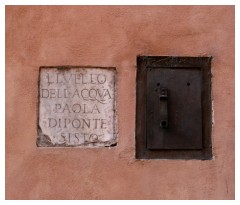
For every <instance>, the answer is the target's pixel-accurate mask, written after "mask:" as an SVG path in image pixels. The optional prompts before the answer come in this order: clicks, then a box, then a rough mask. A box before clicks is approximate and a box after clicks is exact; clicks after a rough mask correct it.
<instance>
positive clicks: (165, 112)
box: [159, 88, 168, 128]
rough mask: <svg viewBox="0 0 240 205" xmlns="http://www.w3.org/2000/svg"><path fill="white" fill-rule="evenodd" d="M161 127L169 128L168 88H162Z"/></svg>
mask: <svg viewBox="0 0 240 205" xmlns="http://www.w3.org/2000/svg"><path fill="white" fill-rule="evenodd" d="M159 100H160V105H159V106H160V109H159V111H160V127H161V128H167V127H168V91H167V88H160V95H159Z"/></svg>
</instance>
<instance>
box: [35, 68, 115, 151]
mask: <svg viewBox="0 0 240 205" xmlns="http://www.w3.org/2000/svg"><path fill="white" fill-rule="evenodd" d="M115 75H116V69H115V68H97V67H96V68H94V67H69V66H67V67H41V68H40V76H39V112H38V115H39V116H38V138H37V146H38V147H78V146H80V147H109V146H115V145H116V144H117V131H116V130H117V124H116V123H117V121H116V98H115Z"/></svg>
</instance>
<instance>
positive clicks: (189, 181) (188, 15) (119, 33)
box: [6, 6, 235, 199]
mask: <svg viewBox="0 0 240 205" xmlns="http://www.w3.org/2000/svg"><path fill="white" fill-rule="evenodd" d="M137 55H170V56H173V55H178V56H202V55H206V56H213V63H212V74H213V78H212V89H213V90H212V93H213V100H214V127H213V133H212V138H213V154H214V160H207V161H200V160H188V161H184V160H135V101H136V99H135V97H136V56H137ZM43 65H52V66H53V65H82V66H89V65H91V66H102V67H109V66H113V67H116V68H117V72H118V75H117V84H118V86H117V95H116V100H117V102H118V103H117V109H118V115H119V116H118V122H119V123H118V127H119V140H118V144H117V146H115V147H109V148H98V149H73V148H69V149H66V148H58V149H53V148H48V149H40V148H38V147H36V136H37V126H36V125H37V104H38V84H37V82H38V75H39V66H43ZM234 66H235V65H234V7H233V6H129V7H128V6H119V7H114V6H98V7H95V6H65V7H64V6H35V7H34V6H7V7H6V198H7V199H233V198H234V127H235V123H234Z"/></svg>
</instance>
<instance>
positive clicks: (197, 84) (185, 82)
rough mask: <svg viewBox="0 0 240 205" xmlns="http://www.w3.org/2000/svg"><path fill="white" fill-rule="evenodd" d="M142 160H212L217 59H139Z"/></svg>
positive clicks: (138, 138) (138, 143) (138, 141)
mask: <svg viewBox="0 0 240 205" xmlns="http://www.w3.org/2000/svg"><path fill="white" fill-rule="evenodd" d="M136 113H137V115H136V158H139V159H144V158H146V159H148V158H149V159H151V158H153V159H155V158H160V159H165V158H166V159H211V158H212V151H211V150H212V145H211V123H212V122H211V57H169V56H161V57H160V56H139V57H138V58H137V110H136Z"/></svg>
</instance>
